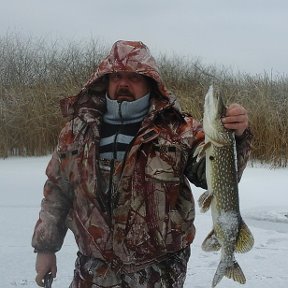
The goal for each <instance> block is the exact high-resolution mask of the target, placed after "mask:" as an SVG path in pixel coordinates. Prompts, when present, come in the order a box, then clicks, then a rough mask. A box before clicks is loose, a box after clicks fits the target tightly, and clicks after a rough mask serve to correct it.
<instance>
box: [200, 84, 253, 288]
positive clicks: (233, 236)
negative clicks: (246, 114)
mask: <svg viewBox="0 0 288 288" xmlns="http://www.w3.org/2000/svg"><path fill="white" fill-rule="evenodd" d="M225 111H226V107H225V105H224V102H223V99H222V97H220V95H216V93H214V92H213V86H210V88H209V90H208V92H207V94H206V96H205V104H204V117H203V129H204V132H205V144H204V145H203V146H202V147H201V148H200V149H199V151H198V157H201V155H202V156H204V155H206V157H205V158H206V160H205V161H206V179H207V186H208V190H207V191H206V192H205V193H204V194H202V195H201V196H200V198H199V200H198V203H199V206H200V207H201V211H202V212H206V211H207V210H208V209H209V207H210V208H211V215H212V220H213V230H212V231H211V232H210V233H209V235H208V236H207V237H206V239H205V240H204V242H203V244H202V249H203V250H204V251H218V250H220V249H221V260H220V263H219V265H218V268H217V270H216V273H215V275H214V278H213V281H212V287H215V286H216V285H217V284H218V283H219V282H220V281H221V279H222V278H223V277H224V276H226V277H228V278H232V279H233V280H234V281H237V282H239V283H241V284H244V283H245V282H246V279H245V275H244V273H243V271H242V269H241V268H240V266H239V264H238V263H237V261H236V259H235V256H234V252H239V253H245V252H248V251H249V250H250V249H251V248H252V247H253V245H254V239H253V236H252V234H251V232H250V230H249V228H248V226H247V225H246V224H245V223H244V221H243V219H242V217H241V214H240V209H239V195H238V175H237V154H236V142H235V135H234V132H232V131H231V130H228V129H226V128H224V126H223V124H222V121H221V117H223V116H224V115H225Z"/></svg>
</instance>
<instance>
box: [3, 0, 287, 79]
mask: <svg viewBox="0 0 288 288" xmlns="http://www.w3.org/2000/svg"><path fill="white" fill-rule="evenodd" d="M287 30H288V1H287V0H141V1H140V0H102V1H97V0H0V35H2V36H3V35H5V34H6V33H7V32H17V33H18V34H23V35H32V36H34V35H35V36H37V37H38V36H41V37H48V38H49V39H59V38H60V39H61V38H65V39H66V40H80V39H83V40H89V39H91V38H96V39H99V40H101V41H103V43H105V44H109V45H110V44H112V43H114V42H115V41H116V40H119V39H126V40H141V41H143V42H144V43H145V44H147V45H148V46H149V48H150V49H151V51H152V53H153V54H154V55H155V56H157V55H158V53H160V52H163V53H165V54H168V55H170V54H171V55H172V54H175V55H179V56H181V57H182V56H187V57H188V58H192V59H195V58H196V59H200V60H201V61H202V63H204V64H212V65H214V64H216V65H218V66H222V65H223V66H224V67H227V68H231V69H233V71H235V72H237V71H238V70H239V71H240V72H245V73H250V74H256V73H261V74H262V73H264V72H267V73H269V74H270V73H271V72H272V73H273V74H274V75H276V74H277V75H278V74H280V75H282V74H288V55H287V54H288V33H287Z"/></svg>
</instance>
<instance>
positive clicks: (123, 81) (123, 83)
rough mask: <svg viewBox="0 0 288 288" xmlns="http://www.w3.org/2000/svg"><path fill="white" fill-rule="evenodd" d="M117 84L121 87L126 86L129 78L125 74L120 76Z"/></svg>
mask: <svg viewBox="0 0 288 288" xmlns="http://www.w3.org/2000/svg"><path fill="white" fill-rule="evenodd" d="M118 84H119V86H121V87H127V86H129V79H128V77H126V76H121V77H120V79H119V83H118Z"/></svg>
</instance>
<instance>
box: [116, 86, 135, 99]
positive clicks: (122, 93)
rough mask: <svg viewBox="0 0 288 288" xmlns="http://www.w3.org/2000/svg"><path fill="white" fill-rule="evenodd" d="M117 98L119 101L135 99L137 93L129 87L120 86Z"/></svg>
mask: <svg viewBox="0 0 288 288" xmlns="http://www.w3.org/2000/svg"><path fill="white" fill-rule="evenodd" d="M115 99H117V100H118V101H134V100H135V95H134V94H133V93H132V92H131V91H130V90H129V89H127V88H119V89H118V90H117V91H116V95H115Z"/></svg>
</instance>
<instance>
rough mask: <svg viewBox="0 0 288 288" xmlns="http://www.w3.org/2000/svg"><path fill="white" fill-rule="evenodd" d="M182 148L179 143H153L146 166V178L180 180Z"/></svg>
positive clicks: (169, 180) (167, 180)
mask: <svg viewBox="0 0 288 288" xmlns="http://www.w3.org/2000/svg"><path fill="white" fill-rule="evenodd" d="M180 164H181V149H180V148H179V147H178V146H177V145H172V144H171V145H161V144H153V147H152V151H151V152H150V153H149V155H148V158H147V164H146V167H145V176H146V180H153V179H154V180H158V181H164V182H176V181H177V182H178V181H179V177H180Z"/></svg>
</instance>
